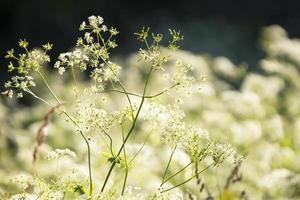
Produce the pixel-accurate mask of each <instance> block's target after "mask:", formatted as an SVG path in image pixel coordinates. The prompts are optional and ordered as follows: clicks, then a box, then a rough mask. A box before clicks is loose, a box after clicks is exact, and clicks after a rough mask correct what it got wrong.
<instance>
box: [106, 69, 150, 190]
mask: <svg viewBox="0 0 300 200" xmlns="http://www.w3.org/2000/svg"><path fill="white" fill-rule="evenodd" d="M152 70H153V66H151V68H150V71H149V73H148V75H147V78H146V82H145V87H144V91H143V97H142V100H141V103H140V105H139V108H138V111H137V113H136V116H135V117H134V119H133V122H132V125H131V128H130V130H129V131H128V134H127V136H126V138H125V140H124V141H123V143H122V146H121V147H120V149H119V151H118V154H117V157H118V156H120V154H121V152H122V150H123V148H124V145H125V144H126V142H127V140H128V138H129V137H130V135H131V134H132V132H133V129H134V128H135V124H136V121H137V118H138V116H139V113H140V111H141V109H142V106H143V104H144V101H145V98H144V96H145V94H146V90H147V86H148V82H149V78H150V74H151V72H152ZM127 95H128V94H127ZM115 165H116V162H113V163H112V165H111V167H110V169H109V171H108V173H107V175H106V178H105V180H104V183H103V186H102V188H101V192H103V191H104V189H105V186H106V184H107V181H108V179H109V177H110V175H111V172H112V170H113V169H114V167H115Z"/></svg>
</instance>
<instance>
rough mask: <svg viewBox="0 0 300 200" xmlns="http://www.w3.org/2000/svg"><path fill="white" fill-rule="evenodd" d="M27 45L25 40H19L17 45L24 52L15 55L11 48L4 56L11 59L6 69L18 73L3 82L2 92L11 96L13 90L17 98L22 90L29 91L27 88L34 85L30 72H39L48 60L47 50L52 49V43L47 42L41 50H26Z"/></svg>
mask: <svg viewBox="0 0 300 200" xmlns="http://www.w3.org/2000/svg"><path fill="white" fill-rule="evenodd" d="M28 45H29V43H28V42H27V41H26V40H20V41H19V46H20V47H21V48H23V49H24V50H25V52H24V53H20V54H18V55H16V53H15V51H14V49H11V50H9V51H7V55H6V56H5V58H7V59H11V60H12V61H10V62H9V65H8V71H9V72H14V73H17V74H18V75H16V76H13V77H12V78H11V80H9V81H7V82H6V83H5V88H6V89H7V90H6V91H5V92H3V94H7V95H8V96H9V97H12V96H13V94H14V90H15V91H16V93H17V97H18V98H21V97H23V93H22V92H30V90H29V88H30V87H34V86H35V85H36V84H35V82H34V79H33V75H32V73H33V72H39V70H40V68H41V67H42V66H43V65H44V64H45V63H49V62H50V57H49V56H48V55H47V51H50V50H51V49H52V44H50V43H47V44H45V45H43V46H42V47H43V50H41V49H33V50H32V51H28V49H27V47H28Z"/></svg>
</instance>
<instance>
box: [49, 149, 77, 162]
mask: <svg viewBox="0 0 300 200" xmlns="http://www.w3.org/2000/svg"><path fill="white" fill-rule="evenodd" d="M62 156H67V157H70V158H76V154H75V153H74V152H73V151H71V150H70V149H55V150H54V151H50V152H48V153H47V155H46V156H45V159H47V160H57V159H58V158H60V157H62Z"/></svg>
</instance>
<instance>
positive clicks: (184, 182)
mask: <svg viewBox="0 0 300 200" xmlns="http://www.w3.org/2000/svg"><path fill="white" fill-rule="evenodd" d="M214 164H215V163H211V164H210V165H208V166H207V167H205V168H204V169H202V170H201V171H200V172H198V174H195V175H194V176H192V177H190V178H189V179H187V180H185V181H183V182H181V183H179V184H177V185H175V186H173V187H171V188H168V189H166V190H163V191H161V192H160V193H164V192H168V191H170V190H173V189H175V188H177V187H179V186H182V185H184V184H186V183H187V182H189V181H190V180H192V179H194V178H195V177H196V176H197V175H199V174H201V173H203V172H204V171H206V170H207V169H209V168H210V167H211V166H213V165H214Z"/></svg>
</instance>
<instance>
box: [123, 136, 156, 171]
mask: <svg viewBox="0 0 300 200" xmlns="http://www.w3.org/2000/svg"><path fill="white" fill-rule="evenodd" d="M151 134H152V132H151V133H150V134H149V135H148V137H147V138H146V139H145V141H144V143H143V144H142V146H141V147H140V148H139V150H138V151H137V152H136V153H135V154H134V156H133V157H132V158H131V160H130V161H129V162H128V166H130V164H131V163H132V162H133V161H134V159H135V158H136V157H137V156H138V155H139V153H140V152H141V151H142V149H143V148H144V146H145V145H146V143H147V142H148V140H149V138H150V136H151Z"/></svg>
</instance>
